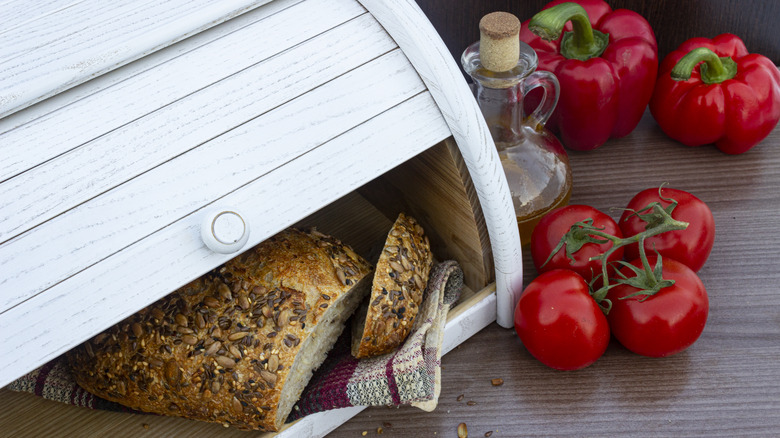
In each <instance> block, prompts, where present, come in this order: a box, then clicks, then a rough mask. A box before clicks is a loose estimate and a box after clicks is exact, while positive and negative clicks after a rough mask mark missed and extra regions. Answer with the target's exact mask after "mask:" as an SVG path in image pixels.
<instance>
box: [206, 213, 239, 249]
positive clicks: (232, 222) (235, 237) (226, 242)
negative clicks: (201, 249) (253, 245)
mask: <svg viewBox="0 0 780 438" xmlns="http://www.w3.org/2000/svg"><path fill="white" fill-rule="evenodd" d="M200 235H201V238H202V239H203V243H205V244H206V246H207V247H209V249H211V250H212V251H214V252H218V253H220V254H230V253H234V252H236V251H238V250H240V249H241V248H243V247H244V245H246V242H247V240H248V239H249V224H248V223H247V222H246V221H245V220H244V218H243V217H242V216H241V214H240V213H238V212H236V211H235V210H217V211H214V212H211V213H210V214H208V215H207V216H206V217H205V218H203V223H202V224H201V227H200Z"/></svg>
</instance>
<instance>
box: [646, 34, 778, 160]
mask: <svg viewBox="0 0 780 438" xmlns="http://www.w3.org/2000/svg"><path fill="white" fill-rule="evenodd" d="M650 112H651V114H652V115H653V117H654V118H655V120H656V121H657V122H658V125H659V126H660V127H661V129H662V130H663V131H664V132H665V133H666V134H667V135H668V136H669V137H671V138H673V139H675V140H677V141H679V142H680V143H683V144H685V145H688V146H700V145H704V144H711V143H715V146H716V147H717V148H718V149H720V150H721V151H723V152H725V153H727V154H741V153H743V152H746V151H747V150H749V149H750V148H752V147H753V146H755V145H756V144H758V143H760V142H761V140H763V139H764V138H766V136H767V135H769V133H770V132H771V131H772V129H774V127H775V126H776V125H777V122H778V120H780V71H778V69H777V67H776V66H775V64H774V63H773V62H772V61H771V60H769V59H768V58H766V57H764V56H761V55H758V54H748V51H747V48H746V47H745V44H744V43H743V42H742V40H741V39H739V37H737V36H735V35H732V34H723V35H718V36H716V37H715V38H713V39H706V38H692V39H690V40H688V41H686V42H684V43H683V44H682V45H680V47H678V48H677V49H676V50H674V51H673V52H671V53H669V55H667V56H666V58H664V60H663V62H662V63H661V67H660V69H659V75H658V81H657V82H656V86H655V92H654V93H653V98H652V99H651V101H650Z"/></svg>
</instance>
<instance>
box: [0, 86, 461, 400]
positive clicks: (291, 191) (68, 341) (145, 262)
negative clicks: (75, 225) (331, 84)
mask: <svg viewBox="0 0 780 438" xmlns="http://www.w3.org/2000/svg"><path fill="white" fill-rule="evenodd" d="M355 91H362V90H355ZM363 96H366V94H365V91H363ZM326 102H327V101H326ZM324 106H327V105H323V107H324ZM290 124H291V125H294V122H291V123H290ZM401 126H402V127H403V129H399V127H401ZM449 135H450V133H449V129H448V128H447V126H446V124H445V123H444V121H443V119H442V118H441V114H440V113H439V111H438V109H437V108H436V105H435V103H434V102H433V100H432V99H431V98H430V95H429V94H428V93H421V94H418V95H416V96H415V97H413V98H411V99H409V100H407V101H405V102H403V103H401V104H399V105H397V106H394V107H392V108H391V109H389V110H388V111H386V112H384V113H381V114H379V115H377V116H376V117H374V118H372V119H369V120H367V121H366V122H365V123H363V124H361V125H359V126H357V127H355V128H354V129H351V130H349V131H347V132H345V133H343V134H342V135H339V136H337V137H335V138H333V139H332V140H330V141H328V142H326V143H324V144H322V145H321V146H319V147H317V148H316V149H313V150H312V151H310V152H308V153H306V154H304V155H302V156H300V157H298V158H297V159H295V160H293V161H292V162H289V163H288V164H287V165H285V166H283V167H280V168H276V169H274V170H272V171H271V172H269V173H268V174H266V175H264V176H262V177H261V178H258V179H256V180H253V181H252V182H249V183H247V184H246V185H245V186H242V187H241V188H240V189H238V190H236V191H235V192H233V193H230V194H228V195H226V196H225V197H223V198H220V199H218V200H216V201H215V202H214V203H212V204H209V205H205V206H203V208H201V209H200V210H197V211H195V212H194V213H191V214H189V215H187V216H184V217H182V218H181V219H180V220H177V221H176V222H174V223H172V224H170V225H169V226H166V227H163V228H161V229H160V230H158V231H157V232H155V233H154V234H152V235H150V236H148V237H146V238H144V239H142V240H140V241H138V242H135V243H133V244H131V245H129V246H128V247H126V248H124V249H122V250H121V251H119V252H117V253H116V254H113V255H112V256H111V257H109V258H107V259H105V260H102V261H101V262H100V263H98V264H96V265H95V266H92V267H90V268H89V269H88V270H86V271H83V272H80V273H78V274H76V275H74V276H72V277H70V278H68V279H67V280H64V281H62V282H61V283H59V284H57V285H55V286H53V287H51V288H50V289H48V290H47V291H45V292H44V293H42V294H39V295H37V296H35V297H33V298H31V299H29V300H28V301H25V302H23V303H21V304H20V305H18V306H16V307H13V308H11V309H9V310H7V311H5V312H4V313H0V333H2V334H3V338H4V341H3V342H1V343H0V357H2V358H3V360H2V361H0V387H2V386H4V385H6V384H7V383H8V382H10V381H11V380H14V379H15V378H17V377H19V376H20V375H22V374H24V373H25V372H28V371H29V370H32V369H34V368H35V367H37V366H39V365H41V364H43V363H45V362H46V361H48V360H50V359H52V358H54V357H57V356H58V355H60V354H62V353H64V352H65V351H67V350H69V349H70V348H72V347H74V346H75V345H77V344H78V343H80V342H82V341H83V340H85V339H87V338H89V337H90V336H93V335H94V334H96V333H97V332H99V331H101V330H103V329H105V328H106V327H108V326H110V325H111V324H113V323H115V322H116V321H118V320H119V319H122V318H124V317H126V316H128V315H130V314H132V313H133V312H135V311H137V310H139V309H140V308H142V307H144V306H147V305H148V304H150V303H152V302H154V301H155V300H157V299H159V298H160V297H162V296H163V295H165V294H167V293H168V292H169V291H171V290H173V289H175V288H176V287H179V286H181V285H182V284H184V283H186V282H187V281H189V280H190V279H192V278H195V277H197V276H199V275H201V274H203V273H204V272H206V271H207V270H209V269H211V268H213V267H214V266H217V265H219V264H221V263H224V262H225V261H227V260H228V259H229V258H230V257H233V256H235V254H233V255H222V254H217V253H214V252H212V251H210V250H208V249H207V248H206V247H205V245H203V243H202V242H201V241H200V222H201V220H202V218H203V217H204V216H205V215H206V214H207V213H208V212H209V211H211V209H212V208H215V207H216V206H231V207H234V208H241V209H242V211H243V213H244V216H245V217H246V219H247V221H248V222H249V224H250V226H251V230H252V231H251V234H250V237H249V239H250V240H249V243H248V244H247V248H249V247H250V246H253V245H255V244H257V243H259V242H261V241H262V240H264V239H265V238H267V237H269V236H271V235H273V234H275V233H276V232H278V231H279V230H281V229H283V228H285V227H287V226H288V225H289V224H291V223H294V222H296V221H298V220H300V219H302V218H304V217H306V216H308V215H309V214H311V213H313V212H314V211H316V210H318V209H319V208H321V207H322V206H325V205H327V204H329V203H331V202H333V201H334V200H336V199H338V198H339V197H341V196H343V195H345V194H346V193H348V192H350V191H352V190H354V189H355V188H357V187H359V186H361V185H363V184H365V183H366V182H368V181H370V180H371V179H373V178H375V177H376V176H377V175H380V174H383V173H385V172H386V171H387V170H389V169H391V168H393V167H395V166H397V165H400V164H401V163H403V162H404V161H405V160H407V159H408V158H409V157H412V156H415V155H417V154H419V153H420V152H422V151H423V150H425V149H427V148H428V147H430V145H432V144H435V143H437V142H438V141H441V140H443V139H444V138H446V137H448V136H449ZM356 145H357V146H356ZM304 175H305V177H303V176H304ZM118 285H121V287H118Z"/></svg>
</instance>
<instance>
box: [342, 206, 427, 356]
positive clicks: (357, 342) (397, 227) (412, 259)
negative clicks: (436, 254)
mask: <svg viewBox="0 0 780 438" xmlns="http://www.w3.org/2000/svg"><path fill="white" fill-rule="evenodd" d="M432 265H433V254H432V253H431V245H430V242H429V241H428V237H427V236H425V235H424V230H423V228H422V226H420V224H419V223H417V221H416V220H415V219H414V218H412V217H411V216H407V215H405V214H404V213H401V214H400V215H399V216H398V219H396V221H395V223H394V224H393V227H392V228H391V229H390V232H389V233H388V235H387V239H386V241H385V246H384V249H383V250H382V254H381V255H380V257H379V261H378V262H377V265H376V272H375V274H374V281H373V285H372V289H371V296H370V298H369V300H368V301H367V302H364V303H363V306H361V308H360V309H359V310H358V312H357V317H356V318H355V319H354V320H353V326H352V355H353V356H354V357H356V358H358V359H360V358H366V357H373V356H378V355H381V354H386V353H389V352H391V351H394V350H395V349H396V348H398V347H399V346H400V345H401V344H402V343H403V342H404V340H406V337H407V336H408V335H409V331H410V330H411V328H412V324H413V323H414V318H415V316H417V312H418V311H419V306H420V303H421V302H422V299H423V292H424V291H425V286H426V285H427V283H428V275H429V274H430V271H431V266H432Z"/></svg>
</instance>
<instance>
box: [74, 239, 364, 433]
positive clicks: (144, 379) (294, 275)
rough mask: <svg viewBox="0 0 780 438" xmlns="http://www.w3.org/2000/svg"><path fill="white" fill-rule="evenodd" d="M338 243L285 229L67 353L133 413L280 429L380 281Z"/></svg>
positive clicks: (93, 387) (98, 387)
mask: <svg viewBox="0 0 780 438" xmlns="http://www.w3.org/2000/svg"><path fill="white" fill-rule="evenodd" d="M370 271H371V268H370V266H369V264H368V263H367V262H366V261H365V260H363V259H362V258H361V257H359V256H358V255H356V254H355V253H354V252H353V251H352V250H351V249H350V248H348V247H346V246H345V245H343V244H342V243H341V242H339V241H338V240H336V239H335V238H332V237H329V236H325V235H323V234H321V233H318V232H316V231H309V232H303V231H299V230H294V229H289V230H285V231H283V232H281V233H279V234H277V235H276V236H274V237H272V238H270V239H268V240H267V241H265V242H263V243H261V244H259V245H258V246H257V247H255V248H253V249H251V250H249V251H247V252H246V253H245V254H242V255H241V256H239V257H237V258H236V259H233V260H231V261H230V262H228V263H227V264H225V265H224V266H222V267H220V268H217V269H215V270H214V271H212V272H211V273H209V274H207V275H205V276H203V277H201V278H199V279H197V280H195V281H193V282H191V283H189V284H187V285H186V286H184V287H182V288H180V289H178V290H176V291H175V292H173V293H172V294H170V295H169V296H167V297H165V298H163V299H161V300H160V301H158V302H156V303H154V304H152V305H151V306H149V307H147V308H145V309H143V310H141V311H140V312H138V313H137V314H135V315H133V316H131V317H129V318H127V319H125V320H124V321H122V322H120V323H118V324H117V325H115V326H113V327H111V328H110V329H108V330H107V331H105V332H103V333H100V334H98V335H97V336H95V337H94V338H93V339H91V340H89V341H87V342H85V343H83V344H82V345H81V346H79V347H77V348H75V349H74V350H72V351H71V352H70V353H69V354H68V356H69V357H68V358H69V363H70V365H71V368H72V371H73V374H74V377H75V379H76V381H77V382H78V383H79V385H81V386H82V387H83V388H84V389H86V390H87V391H89V392H91V393H93V394H95V395H97V396H99V397H102V398H105V399H108V400H112V401H115V402H118V403H121V404H123V405H125V406H128V407H130V408H134V409H138V410H141V411H146V412H153V413H158V414H163V415H174V416H181V417H186V418H191V419H196V420H203V421H209V422H219V423H222V424H224V425H226V426H235V427H238V428H241V429H257V430H267V431H276V430H279V428H280V427H281V426H282V425H283V424H284V422H285V419H286V418H287V416H288V414H289V412H290V410H291V409H292V407H293V405H294V404H295V402H296V401H297V400H298V398H299V397H300V394H301V392H302V391H303V389H304V387H305V386H306V384H307V383H308V381H309V379H310V378H311V375H312V372H313V371H314V370H315V369H316V368H317V367H318V366H319V365H320V364H321V363H322V361H323V359H324V358H325V356H326V355H327V352H328V351H329V350H330V348H331V347H332V345H333V343H334V342H335V340H336V339H337V338H338V336H339V334H340V332H341V331H342V330H343V328H344V325H345V324H346V319H347V318H348V317H349V316H350V315H351V314H352V313H353V312H354V310H355V308H356V307H357V306H358V304H359V303H360V301H361V300H362V299H363V298H364V297H365V295H366V294H367V293H368V290H369V288H370V281H371V275H369V274H370Z"/></svg>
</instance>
